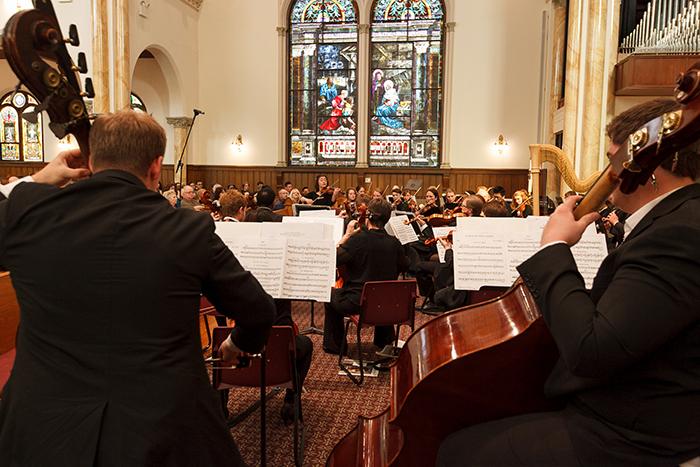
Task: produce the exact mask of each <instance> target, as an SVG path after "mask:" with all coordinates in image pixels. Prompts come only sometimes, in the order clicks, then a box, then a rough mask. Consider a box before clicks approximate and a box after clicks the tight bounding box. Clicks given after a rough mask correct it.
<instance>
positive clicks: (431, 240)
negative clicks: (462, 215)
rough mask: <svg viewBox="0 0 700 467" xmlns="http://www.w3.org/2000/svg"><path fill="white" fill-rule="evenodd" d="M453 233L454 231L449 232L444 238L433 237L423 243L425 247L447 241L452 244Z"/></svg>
mask: <svg viewBox="0 0 700 467" xmlns="http://www.w3.org/2000/svg"><path fill="white" fill-rule="evenodd" d="M453 233H454V230H451V231H450V233H448V234H447V235H445V236H444V237H434V238H429V239H427V240H425V241H424V242H423V244H424V245H425V246H431V245H435V244H437V242H439V241H440V240H447V241H448V242H450V243H454V242H453V241H452V234H453Z"/></svg>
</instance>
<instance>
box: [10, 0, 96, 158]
mask: <svg viewBox="0 0 700 467" xmlns="http://www.w3.org/2000/svg"><path fill="white" fill-rule="evenodd" d="M34 5H35V7H34V8H33V9H29V10H23V11H20V12H18V13H15V14H14V15H13V16H12V17H11V18H10V19H9V20H8V21H7V25H6V26H5V29H4V32H3V35H2V48H3V51H4V53H5V58H6V59H7V62H8V63H9V64H10V67H11V68H12V71H13V72H14V73H15V75H17V77H18V78H19V80H20V84H18V85H17V89H19V86H20V85H24V86H25V87H26V88H27V89H28V90H29V92H31V93H32V94H33V95H34V97H36V99H37V101H38V102H39V104H38V105H37V106H36V107H35V109H34V111H33V112H25V113H24V115H23V116H24V118H26V119H28V120H29V119H31V117H32V114H34V115H36V114H39V113H41V112H43V111H46V112H47V114H48V116H49V119H50V120H51V123H50V124H49V128H50V129H51V131H52V132H53V133H54V134H55V135H56V137H57V138H59V139H61V138H64V137H65V136H66V135H67V134H72V135H73V136H74V137H75V139H76V141H77V142H78V146H79V147H80V153H81V154H82V156H83V157H82V159H83V160H82V161H81V165H82V166H83V167H87V166H88V157H89V155H90V145H89V136H90V129H91V127H92V125H91V123H90V118H91V117H90V115H89V114H88V111H87V107H86V106H85V102H84V101H83V97H84V96H85V97H90V98H92V97H95V93H94V90H93V86H92V81H91V80H90V78H87V79H86V80H85V90H86V91H85V92H82V91H81V85H80V77H79V75H78V72H80V73H87V64H86V60H85V54H84V53H82V52H81V53H79V54H78V65H75V64H74V63H73V60H72V59H71V57H70V55H69V54H68V50H67V49H66V45H65V42H66V41H64V39H63V37H64V36H63V33H62V32H61V27H60V26H59V23H58V19H57V18H56V12H55V11H54V8H53V5H52V4H51V0H42V1H35V2H34ZM69 32H70V34H69V36H70V38H69V39H68V40H67V42H70V43H71V44H72V45H74V46H77V45H79V44H80V40H79V38H78V28H77V27H76V26H75V25H74V24H72V25H71V26H70V30H69ZM74 168H77V167H74Z"/></svg>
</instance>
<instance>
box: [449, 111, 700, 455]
mask: <svg viewBox="0 0 700 467" xmlns="http://www.w3.org/2000/svg"><path fill="white" fill-rule="evenodd" d="M678 108H679V106H678V104H676V102H675V101H671V100H662V99H659V100H655V101H650V102H645V103H643V104H640V105H637V106H635V107H633V108H631V109H629V110H627V111H625V112H623V113H622V114H620V115H619V116H618V117H615V118H614V119H613V120H612V122H611V123H610V124H609V125H608V127H607V132H608V135H609V136H610V138H611V144H610V148H609V150H608V157H611V158H612V157H613V156H615V158H616V159H617V158H619V157H620V156H621V155H622V154H618V150H619V149H620V147H621V146H623V145H624V144H625V142H626V140H627V137H628V136H629V135H630V134H632V133H634V132H635V131H636V130H637V129H639V128H642V127H643V126H645V124H646V123H647V122H648V121H650V120H652V119H654V118H657V117H660V116H661V115H663V114H665V113H667V112H670V111H674V110H676V109H678ZM679 146H680V147H681V148H682V149H679V150H678V152H676V153H675V154H673V155H672V156H671V157H669V158H668V159H666V160H665V161H664V162H662V163H661V165H660V166H659V167H658V168H657V169H656V170H655V171H654V172H653V178H652V179H650V180H649V181H647V183H646V184H644V185H641V186H639V187H638V188H637V189H636V191H634V192H633V193H631V194H624V193H622V192H621V191H620V189H619V188H618V189H616V190H615V191H614V192H613V194H612V195H611V201H612V202H613V203H614V204H615V206H617V207H619V208H620V209H622V210H624V211H625V212H629V213H631V215H630V217H629V218H628V219H627V222H626V223H625V240H624V242H623V243H622V244H621V245H620V246H619V247H618V248H617V249H615V250H614V251H613V252H612V253H611V254H610V255H609V256H608V257H607V258H606V260H605V261H604V262H603V264H602V265H601V267H600V270H599V271H598V274H597V276H596V278H595V281H594V283H593V287H592V290H591V291H590V292H589V291H588V290H586V288H585V284H584V282H583V279H582V278H581V275H580V274H579V272H578V269H577V266H576V263H575V262H574V259H573V256H572V254H571V246H573V245H575V244H576V243H577V242H578V240H579V239H580V238H581V235H582V232H583V231H584V229H585V228H586V227H587V226H588V225H589V224H590V223H592V222H594V221H595V220H596V219H597V218H598V214H597V213H591V214H588V215H586V216H583V217H582V218H581V219H580V220H579V221H576V220H575V219H574V216H573V210H574V208H575V206H576V204H577V201H578V200H579V199H580V197H578V196H572V197H569V198H567V200H566V201H565V202H564V203H563V204H562V205H560V206H559V207H558V208H557V210H556V211H555V212H554V214H552V216H551V217H550V218H549V222H548V223H547V225H546V226H545V228H544V231H543V233H542V238H541V244H542V247H541V249H540V250H539V251H538V252H537V253H535V255H533V256H532V257H531V258H530V259H528V260H527V261H525V262H524V263H523V264H521V265H520V266H519V267H518V271H519V272H520V275H521V277H522V279H523V281H524V283H525V284H526V285H527V287H528V288H529V289H530V291H531V292H532V294H533V296H534V298H535V300H536V301H537V304H538V306H539V308H540V310H541V312H542V315H543V318H544V321H545V323H546V324H547V326H548V327H549V330H550V332H551V334H552V337H553V338H554V341H555V342H556V344H557V346H558V347H559V352H560V359H559V361H558V362H557V364H556V366H555V367H554V370H553V371H552V373H551V374H550V376H549V379H548V380H547V382H546V385H545V388H544V390H545V393H546V394H547V395H548V396H551V397H559V398H561V399H563V400H564V401H565V402H566V403H567V405H566V408H565V409H564V410H561V411H558V412H549V413H536V414H528V415H523V416H517V417H510V418H505V419H501V420H498V421H494V422H488V423H484V424H480V425H475V426H472V427H470V428H466V429H464V430H462V431H458V432H457V433H454V434H453V435H451V436H450V437H448V438H447V440H446V441H444V442H443V444H442V447H441V449H440V454H439V458H438V465H439V466H443V467H444V466H458V465H459V466H463V465H533V466H534V465H561V466H568V465H591V466H592V465H635V466H639V465H649V466H651V465H679V464H681V463H683V462H686V461H688V460H690V459H693V458H695V457H697V456H698V455H700V416H699V414H700V397H698V394H700V307H698V303H700V248H698V245H697V241H698V238H700V214H699V213H700V185H698V184H697V183H696V182H695V180H696V179H697V177H698V175H699V173H698V168H699V161H700V157H699V155H698V141H695V142H689V141H685V142H684V143H683V144H682V145H679ZM683 146H685V147H683ZM624 156H626V154H625V155H624Z"/></svg>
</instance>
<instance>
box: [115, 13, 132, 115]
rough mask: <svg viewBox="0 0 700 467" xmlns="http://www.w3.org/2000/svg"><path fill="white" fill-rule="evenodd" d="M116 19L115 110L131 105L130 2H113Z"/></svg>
mask: <svg viewBox="0 0 700 467" xmlns="http://www.w3.org/2000/svg"><path fill="white" fill-rule="evenodd" d="M112 13H113V19H114V25H113V31H112V33H113V34H112V37H113V42H112V43H113V44H114V53H113V56H114V68H113V74H112V77H113V83H114V100H113V104H114V109H115V110H121V109H125V108H129V106H130V105H131V60H130V54H129V0H112Z"/></svg>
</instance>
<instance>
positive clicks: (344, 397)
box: [229, 302, 428, 467]
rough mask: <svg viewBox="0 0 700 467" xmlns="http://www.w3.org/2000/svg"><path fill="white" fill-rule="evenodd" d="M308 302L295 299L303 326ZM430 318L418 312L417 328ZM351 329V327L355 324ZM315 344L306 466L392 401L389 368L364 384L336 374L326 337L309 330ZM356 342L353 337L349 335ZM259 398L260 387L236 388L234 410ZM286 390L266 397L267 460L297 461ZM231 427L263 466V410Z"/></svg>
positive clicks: (367, 336) (305, 401)
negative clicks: (283, 413) (284, 412)
mask: <svg viewBox="0 0 700 467" xmlns="http://www.w3.org/2000/svg"><path fill="white" fill-rule="evenodd" d="M309 309H310V306H309V304H308V303H305V302H294V304H293V313H294V319H295V321H296V322H297V324H298V325H299V328H300V329H304V328H306V327H307V326H308V325H309V315H310V313H309ZM315 309H316V316H315V323H316V326H317V327H323V312H322V309H323V305H321V304H316V305H315ZM427 320H428V317H427V316H425V315H422V314H420V313H417V314H416V327H418V326H419V325H420V324H422V323H424V322H426V321H427ZM409 331H410V330H409V328H408V327H404V328H403V330H402V333H401V338H402V339H406V338H407V337H408V335H409ZM371 332H372V331H371V330H369V329H368V330H367V331H364V336H363V342H368V343H370V344H371V342H372V334H371ZM351 334H352V329H351ZM309 337H310V338H311V339H312V341H313V343H314V356H313V362H312V364H311V370H310V371H309V375H308V376H307V378H306V384H305V386H304V387H305V389H306V392H305V393H304V394H303V396H302V407H303V411H304V428H305V436H306V449H305V452H304V465H305V466H323V465H325V462H326V458H327V457H328V454H329V453H330V452H331V450H332V449H333V447H334V446H335V444H336V443H337V442H338V441H339V440H340V439H341V438H342V437H343V436H345V434H346V433H348V432H349V431H350V430H351V429H352V428H353V427H354V426H355V423H356V421H357V417H358V416H359V415H364V416H373V415H376V414H378V413H380V412H382V411H383V410H384V409H385V408H386V407H387V406H388V404H389V372H388V371H383V372H380V374H379V377H377V378H368V377H366V378H365V382H364V384H363V385H362V386H361V387H358V386H356V385H355V384H354V383H353V382H352V381H350V379H349V378H348V377H347V376H341V375H338V357H337V356H336V355H327V354H326V353H324V352H323V349H322V348H321V340H322V336H320V335H309ZM348 340H349V342H350V343H352V342H353V338H352V336H351V337H349V338H348ZM258 399H259V390H258V389H234V390H232V391H231V395H230V399H229V410H230V411H231V414H233V415H235V414H237V413H240V412H241V411H242V410H244V409H245V408H246V407H248V406H249V405H250V404H252V403H254V402H255V401H257V400H258ZM282 399H283V393H280V394H277V395H276V396H274V397H272V398H271V399H269V400H268V406H267V440H268V441H267V465H269V466H280V467H281V466H293V465H294V457H293V444H292V440H293V439H292V436H293V430H292V427H291V426H290V427H286V426H284V424H283V423H282V420H281V418H280V415H279V412H280V408H281V405H282ZM231 432H232V433H233V437H234V439H235V440H236V443H238V446H239V448H240V450H241V453H242V454H243V457H244V458H245V460H246V462H248V463H249V464H250V465H251V466H254V465H260V438H259V434H260V412H259V411H256V412H254V413H253V414H252V415H251V416H250V417H248V418H247V419H246V420H245V421H243V422H242V423H240V424H239V425H238V426H236V427H234V428H233V429H232V430H231Z"/></svg>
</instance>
